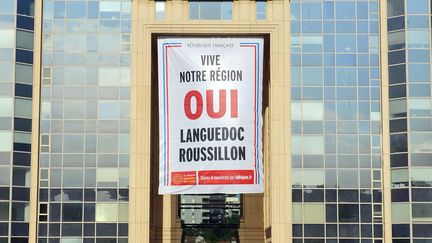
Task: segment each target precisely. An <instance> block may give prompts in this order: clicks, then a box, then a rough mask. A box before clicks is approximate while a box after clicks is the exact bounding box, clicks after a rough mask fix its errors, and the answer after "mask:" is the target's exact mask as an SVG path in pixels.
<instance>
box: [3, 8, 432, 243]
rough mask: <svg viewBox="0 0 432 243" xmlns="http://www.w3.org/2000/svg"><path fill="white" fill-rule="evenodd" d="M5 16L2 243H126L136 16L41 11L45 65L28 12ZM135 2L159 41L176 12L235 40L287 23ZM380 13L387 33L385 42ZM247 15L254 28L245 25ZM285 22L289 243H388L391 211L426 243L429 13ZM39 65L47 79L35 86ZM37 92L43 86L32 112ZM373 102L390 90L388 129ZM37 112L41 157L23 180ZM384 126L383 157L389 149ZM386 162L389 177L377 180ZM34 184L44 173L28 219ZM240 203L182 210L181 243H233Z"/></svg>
mask: <svg viewBox="0 0 432 243" xmlns="http://www.w3.org/2000/svg"><path fill="white" fill-rule="evenodd" d="M0 2H1V3H0V243H6V242H28V241H29V236H30V235H32V233H36V235H37V237H36V238H37V242H38V243H78V242H86V243H87V242H88V243H89V242H92V243H112V242H113V243H114V242H116V243H124V242H128V228H129V224H128V220H129V187H130V185H129V163H130V124H131V115H130V109H131V63H132V61H131V24H132V17H131V14H132V1H131V0H43V1H42V6H43V9H42V33H41V38H42V45H41V47H40V48H41V56H42V57H41V60H36V59H34V52H35V51H39V50H34V43H35V40H34V36H35V35H34V33H35V29H37V28H35V24H34V23H35V20H34V18H35V2H34V0H0ZM144 2H145V4H147V5H146V7H148V6H151V10H150V11H151V12H152V14H153V15H154V20H156V21H153V22H152V23H151V24H155V23H156V24H161V26H164V27H166V26H167V23H169V21H171V18H172V16H173V15H174V14H173V13H176V12H175V11H177V10H179V11H180V9H174V7H175V6H177V7H179V6H182V10H181V11H183V9H185V12H182V17H181V18H182V20H183V21H184V22H182V23H176V24H178V25H180V24H185V26H187V25H189V26H191V25H193V24H199V25H200V24H201V23H204V24H207V23H212V24H217V23H221V24H222V25H226V26H230V24H231V23H239V24H238V26H236V28H238V29H239V30H240V29H241V28H243V27H244V26H246V25H249V24H251V23H252V22H253V24H256V26H262V27H263V28H262V29H259V31H258V30H257V33H264V32H265V28H264V26H266V25H267V24H270V25H272V24H274V23H273V21H275V22H278V23H279V22H280V20H281V19H277V18H274V16H275V15H276V14H275V13H276V12H278V11H282V12H283V10H280V9H275V8H274V6H275V5H273V3H272V2H270V1H269V2H267V1H258V0H257V1H255V2H252V3H247V4H246V3H245V2H237V1H234V2H233V1H195V0H194V1H192V0H191V1H185V2H182V3H181V4H178V3H176V4H173V3H171V2H170V1H155V2H153V3H148V2H147V1H144ZM385 2H386V3H387V13H385V12H383V13H384V15H383V16H382V18H381V19H386V20H387V33H385V31H384V33H385V35H384V36H381V38H380V31H381V30H380V26H381V23H380V22H379V21H380V17H379V16H380V8H381V7H384V6H380V3H385ZM283 3H286V2H283ZM247 6H249V7H250V8H251V10H250V16H251V17H250V16H249V17H250V19H248V20H246V19H245V18H247V17H248V16H241V18H240V17H239V16H240V14H239V10H241V8H244V7H247ZM278 6H281V5H278ZM285 6H288V5H285ZM289 9H290V19H289V21H285V22H286V23H287V24H290V25H291V28H290V30H291V33H290V43H291V46H290V53H289V55H290V56H289V57H290V72H291V77H290V80H286V82H289V83H290V92H291V100H290V101H287V102H289V103H290V106H291V128H290V131H291V133H290V140H291V155H290V156H291V164H290V165H289V166H290V167H291V178H292V181H291V185H292V191H291V193H292V222H293V224H292V230H293V240H292V241H293V242H296V243H297V242H329V243H331V242H344V243H348V242H349V243H357V242H362V243H363V242H365V243H367V242H374V243H379V242H383V241H384V236H385V232H383V230H384V229H383V214H384V212H383V211H384V205H390V211H391V226H392V227H391V228H392V232H391V233H392V238H393V239H392V242H394V243H430V242H432V162H431V161H432V87H431V55H432V54H431V38H432V37H431V36H432V33H431V26H432V23H431V22H432V21H431V16H432V2H431V1H429V0H384V1H379V0H291V1H290V2H289ZM36 15H37V14H36ZM183 16H184V18H183ZM279 16H280V15H279ZM177 17H178V16H177ZM239 19H240V21H238V22H237V20H239ZM147 20H148V19H146V21H147ZM201 20H204V21H202V22H199V21H201ZM207 20H212V21H207ZM213 20H214V21H213ZM220 20H223V21H222V22H220ZM218 21H219V22H218ZM247 21H251V23H249V22H247ZM150 22H151V21H150ZM285 22H284V23H285ZM261 24H262V25H261ZM233 26H234V25H233ZM250 26H252V25H250ZM254 26H255V25H254ZM36 27H37V26H36ZM231 27H232V26H230V27H229V28H231ZM227 28H228V27H227ZM250 28H251V29H248V30H247V31H246V32H248V31H250V32H253V31H254V30H253V29H252V27H250ZM272 28H273V27H272ZM230 30H234V28H232V29H230ZM197 31H199V28H197ZM242 31H243V29H242ZM230 33H231V32H230ZM233 33H234V32H233ZM242 33H243V32H242ZM198 34H199V33H198ZM269 38H270V39H271V38H273V36H270V37H269ZM382 38H384V39H382ZM385 39H387V47H388V53H385V54H386V55H388V56H387V57H388V66H387V67H385V70H384V68H383V69H381V67H382V66H381V64H382V63H380V60H381V57H380V51H382V50H380V43H381V40H383V41H384V40H385ZM286 43H288V41H287V42H286ZM37 48H39V47H37ZM270 55H272V53H270ZM39 62H40V65H41V66H40V69H41V76H40V77H33V71H34V70H33V69H34V67H33V65H34V64H36V63H37V64H39ZM272 65H278V64H274V63H272ZM37 68H39V67H37ZM35 73H36V72H35ZM383 74H388V78H389V87H384V86H382V82H383V80H382V77H385V76H386V75H384V76H382V75H383ZM34 80H40V83H41V90H40V92H41V97H40V100H38V101H34V100H32V98H33V82H34ZM381 88H383V89H384V91H385V92H387V89H388V94H389V100H388V102H389V107H388V112H389V114H388V116H389V120H387V119H386V120H382V117H385V116H382V111H381V108H382V107H383V105H385V104H386V102H387V100H386V101H385V102H384V101H383V100H382V98H381V92H382V91H383V90H382V89H381ZM35 97H36V96H35ZM35 104H39V105H40V114H39V122H40V128H39V129H40V131H39V134H37V135H36V136H38V137H39V141H40V146H39V148H38V149H39V151H38V152H39V157H38V160H39V165H36V166H34V165H33V167H32V164H31V159H32V157H31V150H32V149H36V148H35V145H33V146H32V132H36V131H32V124H34V123H33V122H34V121H33V120H32V118H33V117H35V116H34V114H33V113H34V111H32V106H33V105H35ZM270 110H271V107H270ZM383 110H384V111H386V113H387V107H385V109H384V108H383ZM385 115H387V114H385ZM387 123H388V125H389V132H390V135H389V141H390V145H389V148H383V146H382V136H383V135H385V134H384V133H383V131H382V127H383V124H385V125H387ZM276 132H278V131H276ZM383 151H384V152H386V151H389V153H390V165H389V166H387V165H386V166H382V161H383V160H382V158H381V157H382V154H384V152H383ZM286 163H288V161H287V162H286ZM387 167H389V169H390V175H391V178H390V180H391V202H389V203H388V204H385V203H383V197H382V190H383V179H382V178H383V176H382V175H383V174H385V173H383V170H385V171H387ZM30 168H37V170H38V179H37V183H38V185H37V188H38V189H37V194H38V202H37V213H35V215H36V217H37V218H36V219H30V215H31V212H30V207H29V204H30V187H31V185H30V184H31V177H30V172H31V169H30ZM270 176H271V175H270ZM156 177H157V176H156ZM269 188H270V187H269ZM266 193H267V191H266ZM240 198H242V197H240V195H211V196H208V195H207V196H198V195H183V196H181V197H179V198H178V199H179V200H178V204H179V211H178V213H177V214H178V216H179V219H180V220H182V221H181V223H182V226H183V227H184V226H185V225H186V226H187V227H185V228H186V229H187V230H188V231H187V233H188V234H189V235H190V236H193V237H198V236H200V234H202V232H200V231H199V230H197V227H196V225H199V224H201V225H206V226H214V225H221V224H227V225H230V227H231V228H230V229H229V231H230V232H231V230H232V232H231V233H230V234H231V235H229V236H233V237H231V238H233V239H235V240H238V238H239V234H238V232H237V227H238V226H239V222H241V221H240V218H241V217H242V215H243V207H242V203H243V201H242V200H240ZM217 207H220V208H217ZM245 212H246V211H245ZM152 213H153V212H152ZM266 217H270V216H268V215H266ZM33 220H36V221H37V232H36V231H35V232H33V231H32V229H31V228H30V226H29V225H30V224H29V222H31V221H33ZM240 227H242V226H241V225H240ZM215 228H216V231H220V230H219V229H218V227H215ZM268 229H269V230H268V232H270V233H268V234H269V235H271V227H269V228H268ZM266 231H267V230H266ZM221 232H222V231H221ZM266 233H267V232H266ZM131 237H132V236H131ZM226 238H227V239H228V238H229V237H226Z"/></svg>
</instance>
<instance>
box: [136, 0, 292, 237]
mask: <svg viewBox="0 0 432 243" xmlns="http://www.w3.org/2000/svg"><path fill="white" fill-rule="evenodd" d="M165 14H166V18H165V20H162V21H156V20H155V3H154V2H153V1H144V0H136V1H134V2H133V17H132V43H133V44H132V70H133V71H132V85H131V89H132V97H131V99H132V101H131V103H132V105H131V164H130V210H129V212H130V216H129V217H130V222H129V223H130V224H129V240H130V242H179V240H180V238H179V237H180V233H181V232H180V230H179V229H180V224H179V220H178V218H177V204H176V202H177V201H176V197H175V196H169V195H165V196H159V195H156V194H157V175H156V176H155V174H156V173H157V165H158V161H157V158H158V157H157V156H154V147H152V143H154V141H156V142H157V140H155V138H154V137H155V134H157V133H156V132H155V129H157V126H154V122H155V118H154V115H157V111H156V113H155V110H154V109H155V108H154V107H155V106H154V104H153V103H152V102H154V96H153V100H152V88H153V89H154V86H153V85H154V83H153V82H154V81H152V75H151V74H152V52H151V48H152V35H154V34H167V35H169V34H184V35H189V34H190V35H200V34H201V35H203V34H215V35H218V34H229V35H240V34H268V35H269V36H270V38H269V46H270V48H269V55H270V70H269V72H270V80H269V91H268V92H269V96H268V97H269V107H268V108H267V109H266V111H265V118H266V121H265V125H264V127H265V131H264V142H265V144H264V148H263V150H264V158H265V160H264V163H265V166H264V167H265V172H264V173H265V174H266V175H265V178H266V182H265V188H266V191H265V193H264V195H263V194H251V195H245V196H244V218H243V219H242V223H241V229H240V237H241V240H243V242H264V238H265V237H264V235H265V234H264V230H265V228H268V227H270V226H271V232H272V241H273V242H290V241H291V240H290V239H291V235H292V233H291V204H290V202H291V183H290V171H291V163H290V160H291V158H290V140H289V138H290V86H289V77H290V75H289V66H290V65H289V60H290V59H289V31H290V30H289V1H269V2H267V20H265V21H257V20H255V2H254V1H246V0H240V1H234V3H233V18H232V20H230V21H217V20H216V21H201V20H200V21H198V20H194V21H192V20H189V19H188V2H187V1H180V0H173V1H167V2H166V13H165ZM152 109H153V110H152ZM156 109H157V108H156ZM152 112H153V113H152ZM152 114H153V117H152ZM152 131H153V133H152ZM152 134H153V135H152ZM152 151H153V152H152ZM155 168H156V169H155ZM269 175H271V176H269Z"/></svg>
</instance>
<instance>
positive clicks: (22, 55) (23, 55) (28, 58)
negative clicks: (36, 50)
mask: <svg viewBox="0 0 432 243" xmlns="http://www.w3.org/2000/svg"><path fill="white" fill-rule="evenodd" d="M16 61H17V62H22V63H29V64H32V63H33V52H32V51H26V50H20V49H17V50H16Z"/></svg>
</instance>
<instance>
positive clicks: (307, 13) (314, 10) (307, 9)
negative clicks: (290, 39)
mask: <svg viewBox="0 0 432 243" xmlns="http://www.w3.org/2000/svg"><path fill="white" fill-rule="evenodd" d="M302 18H303V19H321V18H322V4H321V3H320V2H305V1H303V2H302Z"/></svg>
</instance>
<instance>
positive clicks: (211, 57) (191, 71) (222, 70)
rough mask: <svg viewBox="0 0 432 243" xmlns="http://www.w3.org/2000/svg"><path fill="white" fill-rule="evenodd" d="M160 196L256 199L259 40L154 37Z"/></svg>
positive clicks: (260, 167)
mask: <svg viewBox="0 0 432 243" xmlns="http://www.w3.org/2000/svg"><path fill="white" fill-rule="evenodd" d="M158 67H159V70H158V75H159V76H158V77H159V78H158V83H159V139H160V140H159V141H160V147H159V151H160V159H159V161H160V166H159V194H189V193H191V194H193V193H260V192H263V191H264V187H263V183H264V179H263V178H264V175H263V163H262V134H261V133H262V129H261V128H262V123H263V119H262V115H261V110H262V105H261V103H262V76H263V74H262V73H263V71H262V70H263V39H262V38H255V37H254V38H247V37H244V38H243V37H242V38H233V37H229V38H227V37H221V38H205V37H203V38H194V37H191V38H159V39H158Z"/></svg>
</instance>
